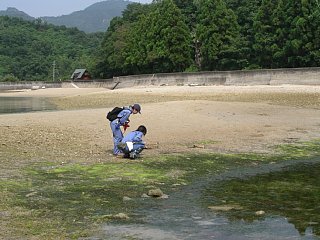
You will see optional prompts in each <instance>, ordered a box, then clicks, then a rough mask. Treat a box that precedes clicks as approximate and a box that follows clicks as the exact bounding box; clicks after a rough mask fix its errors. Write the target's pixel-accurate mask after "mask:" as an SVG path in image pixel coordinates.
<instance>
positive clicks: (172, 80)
mask: <svg viewBox="0 0 320 240" xmlns="http://www.w3.org/2000/svg"><path fill="white" fill-rule="evenodd" d="M114 81H115V82H119V84H118V86H117V88H124V87H132V86H139V85H141V86H148V85H157V86H161V85H168V86H170V85H191V84H194V85H205V86H209V85H238V86H245V85H281V84H294V85H320V68H291V69H270V70H246V71H245V70H242V71H216V72H199V73H171V74H162V73H161V74H149V75H135V76H124V77H116V78H114Z"/></svg>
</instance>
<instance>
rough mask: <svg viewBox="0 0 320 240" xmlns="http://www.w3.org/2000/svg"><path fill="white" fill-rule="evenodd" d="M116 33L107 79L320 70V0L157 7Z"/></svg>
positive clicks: (127, 19)
mask: <svg viewBox="0 0 320 240" xmlns="http://www.w3.org/2000/svg"><path fill="white" fill-rule="evenodd" d="M110 26H111V27H109V29H108V31H107V33H106V35H105V39H104V43H103V45H104V46H103V50H104V54H102V55H101V56H104V58H102V59H101V60H100V61H101V62H100V64H99V65H98V71H99V72H102V73H103V75H104V76H106V77H107V76H112V75H128V74H142V73H153V72H181V71H213V70H233V69H257V68H294V67H319V66H320V1H318V0H304V1H302V0H286V1H279V0H246V1H240V0H197V1H194V0H155V1H153V3H152V4H150V5H129V7H128V8H127V10H126V11H125V12H124V14H123V16H122V17H121V18H116V19H114V20H113V21H112V22H111V25H110ZM99 66H100V68H99Z"/></svg>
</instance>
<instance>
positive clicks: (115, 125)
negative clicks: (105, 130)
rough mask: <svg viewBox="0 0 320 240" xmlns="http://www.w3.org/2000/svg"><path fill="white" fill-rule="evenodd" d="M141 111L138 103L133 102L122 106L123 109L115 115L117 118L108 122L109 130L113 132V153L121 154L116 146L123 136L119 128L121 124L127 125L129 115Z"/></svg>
mask: <svg viewBox="0 0 320 240" xmlns="http://www.w3.org/2000/svg"><path fill="white" fill-rule="evenodd" d="M137 113H141V106H140V105H139V104H137V103H136V104H134V105H132V106H129V107H125V108H123V110H122V111H121V112H120V113H119V114H118V115H117V118H116V119H115V120H113V121H111V122H110V127H111V131H112V134H113V145H114V147H113V154H114V155H115V156H117V155H120V156H122V152H121V151H120V150H119V148H118V144H119V143H120V142H121V140H122V138H123V133H122V131H121V129H120V127H121V126H124V127H127V126H128V122H129V121H130V120H129V117H130V115H131V114H137Z"/></svg>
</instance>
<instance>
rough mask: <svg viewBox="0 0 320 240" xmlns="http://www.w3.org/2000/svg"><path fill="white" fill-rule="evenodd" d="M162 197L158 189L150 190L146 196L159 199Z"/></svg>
mask: <svg viewBox="0 0 320 240" xmlns="http://www.w3.org/2000/svg"><path fill="white" fill-rule="evenodd" d="M162 195H163V192H162V191H161V189H160V188H156V189H151V190H149V192H148V196H151V197H161V196H162Z"/></svg>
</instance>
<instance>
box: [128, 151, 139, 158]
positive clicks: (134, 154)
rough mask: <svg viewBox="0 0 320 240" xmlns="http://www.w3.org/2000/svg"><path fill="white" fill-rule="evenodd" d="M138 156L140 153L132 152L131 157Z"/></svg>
mask: <svg viewBox="0 0 320 240" xmlns="http://www.w3.org/2000/svg"><path fill="white" fill-rule="evenodd" d="M137 157H138V154H137V153H136V152H131V153H130V158H131V159H136V158H137Z"/></svg>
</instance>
